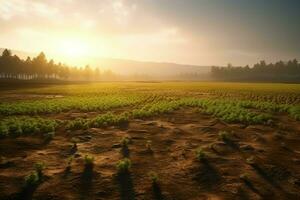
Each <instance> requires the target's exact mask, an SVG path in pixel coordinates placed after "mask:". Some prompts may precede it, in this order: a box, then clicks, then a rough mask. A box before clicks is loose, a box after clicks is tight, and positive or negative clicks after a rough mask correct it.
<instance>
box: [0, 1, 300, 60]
mask: <svg viewBox="0 0 300 200" xmlns="http://www.w3.org/2000/svg"><path fill="white" fill-rule="evenodd" d="M299 5H300V2H299V1H295V0H288V1H285V2H284V3H282V2H281V1H278V0H273V1H272V2H268V3H266V2H261V1H257V0H255V1H251V3H249V2H247V1H235V0H230V1H226V3H224V2H222V1H214V2H211V1H207V0H202V1H194V0H189V1H185V2H184V3H183V2H181V1H179V0H174V1H172V3H170V2H169V1H167V0H164V1H147V0H142V1H136V0H131V1H129V0H114V1H101V2H99V1H94V0H92V1H90V4H89V5H86V4H85V3H84V2H83V1H74V0H65V1H57V0H55V1H43V2H37V1H34V0H29V1H25V0H12V1H9V2H8V1H0V11H1V12H0V26H1V27H2V29H3V30H2V31H1V33H0V36H1V37H0V45H1V46H2V47H3V48H9V49H12V50H17V51H25V52H34V53H38V52H41V51H43V52H45V54H46V55H47V56H48V57H49V58H53V59H54V60H56V61H61V62H64V63H67V64H69V65H76V66H84V65H85V64H89V59H90V58H94V57H96V58H97V57H103V58H116V59H125V60H134V61H135V60H136V61H141V62H158V63H178V64H187V65H197V66H213V65H216V66H226V65H227V64H228V63H232V64H233V65H234V66H245V65H247V64H248V65H253V64H254V63H257V62H258V61H260V60H266V61H267V62H276V61H278V60H290V59H294V58H296V59H299V55H300V53H299V52H300V44H299V43H298V42H297V36H298V35H299V34H300V26H299V24H298V23H297V19H299V18H300V14H299V12H297V7H299ZM45 29H47V30H45ZM129 50H130V51H129Z"/></svg>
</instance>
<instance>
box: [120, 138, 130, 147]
mask: <svg viewBox="0 0 300 200" xmlns="http://www.w3.org/2000/svg"><path fill="white" fill-rule="evenodd" d="M120 143H121V145H122V147H123V148H127V147H128V144H129V143H130V138H128V137H123V138H122V140H121V142H120Z"/></svg>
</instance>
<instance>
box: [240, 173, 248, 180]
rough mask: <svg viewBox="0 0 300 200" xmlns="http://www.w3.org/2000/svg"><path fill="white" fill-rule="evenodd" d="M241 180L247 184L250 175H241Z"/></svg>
mask: <svg viewBox="0 0 300 200" xmlns="http://www.w3.org/2000/svg"><path fill="white" fill-rule="evenodd" d="M240 179H241V180H243V181H245V182H249V175H248V174H247V173H244V174H241V175H240Z"/></svg>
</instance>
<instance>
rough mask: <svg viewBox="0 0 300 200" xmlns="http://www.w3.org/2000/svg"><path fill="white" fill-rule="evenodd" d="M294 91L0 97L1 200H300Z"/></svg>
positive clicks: (208, 86) (297, 95)
mask: <svg viewBox="0 0 300 200" xmlns="http://www.w3.org/2000/svg"><path fill="white" fill-rule="evenodd" d="M299 143H300V85H299V84H275V83H272V84H268V83H229V82H103V83H82V84H66V85H54V84H51V85H46V84H43V85H42V84H41V85H37V84H32V85H28V84H25V85H16V86H11V87H7V86H3V87H1V86H0V200H2V199H3V200H6V199H7V200H8V199H22V200H23V199H37V200H45V199H51V200H62V199H74V200H75V199H88V200H89V199H112V200H114V199H137V200H142V199H166V200H168V199H170V200H171V199H176V200H186V199H195V200H196V199H197V200H198V199H214V200H218V199H300V146H299Z"/></svg>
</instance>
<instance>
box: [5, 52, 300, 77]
mask: <svg viewBox="0 0 300 200" xmlns="http://www.w3.org/2000/svg"><path fill="white" fill-rule="evenodd" d="M170 77H171V78H172V79H174V80H191V81H195V80H217V81H251V82H299V81H300V63H298V61H297V60H296V59H294V60H289V61H287V62H283V61H279V62H276V63H274V64H273V63H269V64H267V63H266V62H265V61H260V62H259V63H257V64H254V65H253V67H249V65H246V66H245V67H236V66H233V65H232V64H228V66H227V67H217V66H212V67H211V71H210V73H208V74H202V73H190V72H186V73H181V74H178V75H177V76H170ZM170 77H167V79H168V80H169V79H170ZM0 79H2V80H65V81H101V80H151V79H155V77H151V76H149V75H145V74H140V75H138V74H132V75H131V76H127V77H125V76H121V75H119V74H117V73H116V72H112V71H111V70H102V71H100V69H99V68H98V67H96V68H94V67H90V66H89V65H86V66H85V67H74V66H68V65H66V64H62V63H60V62H59V63H55V62H54V60H52V59H51V60H49V61H48V60H47V58H46V55H45V54H44V53H43V52H41V53H40V54H39V55H38V56H37V57H34V58H30V57H27V59H26V60H23V59H21V58H19V57H18V56H17V55H12V53H11V51H10V50H8V49H5V50H4V51H3V53H2V55H1V56H0Z"/></svg>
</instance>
